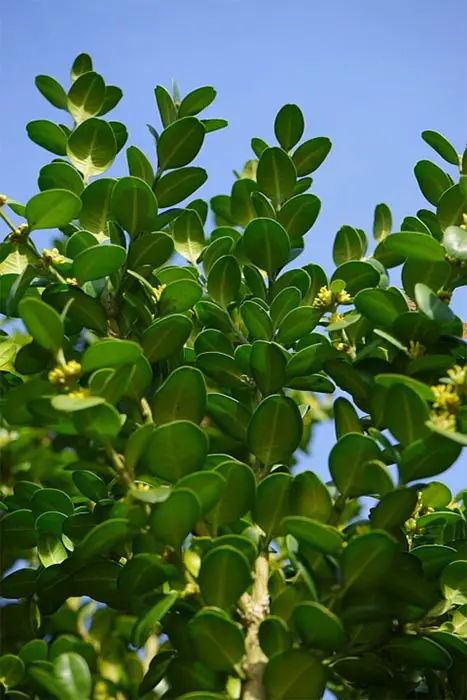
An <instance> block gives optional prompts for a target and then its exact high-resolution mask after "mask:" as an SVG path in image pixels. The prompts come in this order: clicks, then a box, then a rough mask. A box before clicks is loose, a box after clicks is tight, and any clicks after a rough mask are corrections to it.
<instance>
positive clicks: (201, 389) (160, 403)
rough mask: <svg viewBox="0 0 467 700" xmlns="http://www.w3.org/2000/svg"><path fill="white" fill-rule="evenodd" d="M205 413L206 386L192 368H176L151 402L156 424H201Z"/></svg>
mask: <svg viewBox="0 0 467 700" xmlns="http://www.w3.org/2000/svg"><path fill="white" fill-rule="evenodd" d="M205 412H206V385H205V382H204V378H203V375H202V374H201V372H200V371H199V370H197V369H195V368H194V367H178V368H177V369H176V370H175V371H173V372H172V373H171V374H170V375H169V377H168V378H167V379H166V381H165V382H164V384H162V386H161V387H160V388H159V389H158V391H157V393H156V395H155V397H154V402H153V414H154V419H155V421H156V423H157V424H159V425H161V424H163V423H171V422H172V421H177V420H187V421H192V422H193V423H198V424H199V423H201V421H202V419H203V417H204V414H205Z"/></svg>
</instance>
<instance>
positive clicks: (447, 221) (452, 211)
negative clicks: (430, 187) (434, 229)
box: [437, 185, 467, 231]
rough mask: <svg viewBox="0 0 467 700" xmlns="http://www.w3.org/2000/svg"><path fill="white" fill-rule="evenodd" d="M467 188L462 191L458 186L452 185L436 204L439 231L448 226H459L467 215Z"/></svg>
mask: <svg viewBox="0 0 467 700" xmlns="http://www.w3.org/2000/svg"><path fill="white" fill-rule="evenodd" d="M466 189H467V188H465V189H464V190H462V189H461V188H460V186H459V185H454V186H453V187H450V188H449V190H447V191H446V192H445V193H444V194H443V196H442V197H441V199H440V200H439V203H438V209H437V215H438V221H439V225H440V226H441V230H442V231H445V230H446V229H447V228H448V226H460V225H461V224H463V222H464V216H465V214H467V191H466Z"/></svg>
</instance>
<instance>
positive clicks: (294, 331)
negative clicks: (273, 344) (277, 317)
mask: <svg viewBox="0 0 467 700" xmlns="http://www.w3.org/2000/svg"><path fill="white" fill-rule="evenodd" d="M321 316H322V312H321V310H320V309H314V308H312V307H311V306H301V307H300V308H297V309H293V310H292V311H290V312H289V313H288V314H287V315H286V316H284V318H283V320H282V321H281V323H280V325H279V332H278V334H277V341H278V342H279V343H282V345H285V347H290V346H291V345H293V344H294V343H295V341H297V340H299V339H300V338H303V337H304V336H305V335H306V334H307V333H310V332H311V331H312V330H313V329H314V328H315V327H316V326H317V325H318V322H319V320H320V318H321Z"/></svg>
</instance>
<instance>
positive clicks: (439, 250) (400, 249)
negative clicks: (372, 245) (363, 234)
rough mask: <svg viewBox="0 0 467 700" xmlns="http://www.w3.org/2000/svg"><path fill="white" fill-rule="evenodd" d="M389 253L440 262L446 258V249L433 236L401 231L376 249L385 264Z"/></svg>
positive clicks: (376, 253) (379, 258) (377, 254)
mask: <svg viewBox="0 0 467 700" xmlns="http://www.w3.org/2000/svg"><path fill="white" fill-rule="evenodd" d="M387 255H390V256H391V255H392V256H400V258H409V259H410V260H421V261H424V262H425V261H426V262H438V261H439V260H444V249H443V247H442V246H441V245H440V243H438V241H437V240H436V239H435V238H433V237H432V236H428V235H427V234H424V233H414V232H409V231H401V232H400V233H393V234H391V235H390V236H388V237H387V238H385V239H384V240H383V241H382V242H381V243H380V244H379V245H378V247H377V249H376V251H375V257H376V259H378V260H380V261H381V262H382V263H383V265H384V264H386V263H385V257H384V256H387ZM397 264H398V263H397Z"/></svg>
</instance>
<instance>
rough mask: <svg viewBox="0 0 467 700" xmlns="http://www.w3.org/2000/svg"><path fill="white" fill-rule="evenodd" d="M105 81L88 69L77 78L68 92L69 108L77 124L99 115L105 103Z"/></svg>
mask: <svg viewBox="0 0 467 700" xmlns="http://www.w3.org/2000/svg"><path fill="white" fill-rule="evenodd" d="M104 98H105V82H104V79H103V77H102V76H101V75H99V74H98V73H94V72H93V71H87V72H86V73H83V74H82V75H80V77H79V78H77V79H76V80H75V81H74V83H73V85H72V86H71V88H70V91H69V92H68V99H67V109H68V111H69V112H70V114H71V116H72V117H73V119H74V120H75V122H76V123H77V124H81V122H84V121H85V120H86V119H89V118H90V117H97V115H98V114H99V112H100V111H101V108H102V106H103V104H104Z"/></svg>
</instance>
